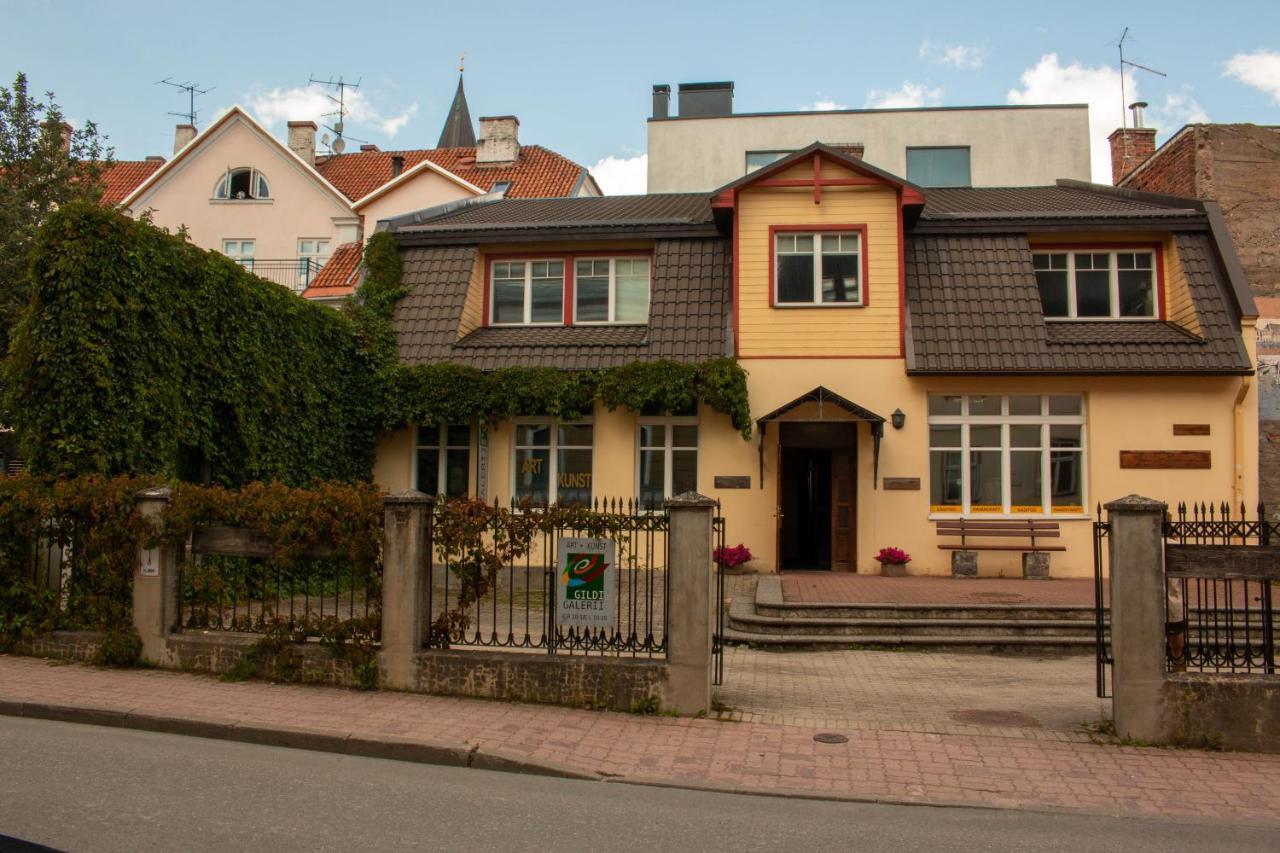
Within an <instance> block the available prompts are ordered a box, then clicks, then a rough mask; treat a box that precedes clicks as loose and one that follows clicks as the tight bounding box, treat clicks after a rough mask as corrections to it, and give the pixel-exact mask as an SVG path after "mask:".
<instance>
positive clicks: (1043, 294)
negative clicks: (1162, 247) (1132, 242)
mask: <svg viewBox="0 0 1280 853" xmlns="http://www.w3.org/2000/svg"><path fill="white" fill-rule="evenodd" d="M1032 262H1033V266H1034V267H1035V274H1036V284H1037V286H1038V287H1039V290H1040V304H1041V308H1042V309H1043V311H1044V316H1045V317H1046V318H1047V319H1052V320H1067V319H1070V320H1107V319H1110V320H1151V319H1155V318H1156V317H1157V315H1158V312H1157V307H1158V302H1159V296H1158V294H1157V292H1156V284H1157V276H1156V253H1155V252H1154V251H1152V250H1141V249H1139V250H1116V251H1081V250H1075V251H1060V252H1052V251H1037V252H1033V253H1032Z"/></svg>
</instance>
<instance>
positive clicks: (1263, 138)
mask: <svg viewBox="0 0 1280 853" xmlns="http://www.w3.org/2000/svg"><path fill="white" fill-rule="evenodd" d="M1206 139H1207V151H1206V152H1205V154H1206V155H1207V156H1206V157H1202V158H1201V161H1202V163H1203V165H1202V168H1201V169H1199V172H1200V175H1199V181H1200V184H1199V189H1200V193H1201V196H1202V197H1203V198H1210V199H1213V200H1214V201H1216V202H1218V203H1219V204H1220V205H1222V212H1223V215H1224V216H1225V217H1226V219H1227V228H1228V229H1229V230H1230V231H1231V239H1232V241H1233V242H1234V243H1235V245H1236V254H1238V255H1239V256H1240V264H1241V265H1242V266H1243V267H1244V272H1245V275H1246V276H1247V277H1248V279H1249V288H1250V289H1251V290H1252V291H1253V293H1254V295H1255V296H1280V129H1275V128H1268V127H1258V126H1256V125H1251V124H1221V125H1208V126H1207V132H1206ZM1206 161H1207V162H1206Z"/></svg>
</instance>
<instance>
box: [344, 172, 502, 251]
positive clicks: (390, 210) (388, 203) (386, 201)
mask: <svg viewBox="0 0 1280 853" xmlns="http://www.w3.org/2000/svg"><path fill="white" fill-rule="evenodd" d="M476 195H480V193H478V192H476V191H475V190H472V189H469V188H467V187H466V186H465V185H463V184H460V183H458V182H457V181H451V180H449V179H448V178H446V177H444V176H443V175H441V174H440V173H438V172H436V171H433V170H431V169H422V170H420V171H418V172H417V173H415V174H414V175H413V176H412V177H410V178H408V179H407V180H406V181H405V182H404V183H402V184H400V185H398V186H396V187H394V188H392V189H390V190H388V191H387V192H385V193H382V194H381V195H379V196H377V197H375V198H373V199H372V200H370V201H367V202H363V203H361V204H360V205H359V207H357V208H356V213H358V214H359V215H360V218H361V220H362V222H363V224H364V234H365V237H366V238H368V237H370V236H372V235H373V231H374V228H376V227H377V224H378V221H379V220H381V219H390V218H392V217H393V216H400V215H401V214H405V213H412V212H414V211H415V210H424V209H426V208H428V207H435V206H436V205H439V204H445V203H447V202H450V201H457V200H458V199H461V198H471V197H473V196H476Z"/></svg>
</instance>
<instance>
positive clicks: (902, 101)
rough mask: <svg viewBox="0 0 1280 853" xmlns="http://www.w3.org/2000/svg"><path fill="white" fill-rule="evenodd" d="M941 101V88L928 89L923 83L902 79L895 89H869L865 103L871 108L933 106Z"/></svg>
mask: <svg viewBox="0 0 1280 853" xmlns="http://www.w3.org/2000/svg"><path fill="white" fill-rule="evenodd" d="M940 103H942V88H941V87H938V88H936V89H930V88H929V87H928V86H926V85H925V84H923V83H912V82H911V81H910V80H903V81H902V86H901V87H900V88H897V89H885V90H880V89H870V90H868V91H867V103H866V105H867V106H868V107H871V108H879V109H895V108H902V107H934V106H937V105H938V104H940Z"/></svg>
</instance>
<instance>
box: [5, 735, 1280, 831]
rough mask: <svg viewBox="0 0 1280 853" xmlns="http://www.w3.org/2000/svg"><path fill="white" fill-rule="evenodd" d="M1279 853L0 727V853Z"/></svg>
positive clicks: (1087, 827)
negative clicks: (18, 849)
mask: <svg viewBox="0 0 1280 853" xmlns="http://www.w3.org/2000/svg"><path fill="white" fill-rule="evenodd" d="M3 836H8V837H9V839H21V840H25V841H28V842H33V843H38V844H44V845H48V846H50V847H54V848H58V849H63V850H77V851H78V850H85V851H113V850H121V851H130V852H131V853H135V851H149V850H181V851H202V850H217V851H219V853H224V851H235V850H271V851H290V850H299V851H321V850H378V851H394V850H413V849H421V850H459V851H470V853H477V851H487V850H566V851H567V850H574V851H577V850H584V851H586V850H590V851H614V850H617V851H627V853H636V851H643V850H663V851H668V850H698V851H710V850H727V851H749V850H768V851H792V850H823V851H851V850H857V851H871V850H912V851H914V850H947V851H969V850H975V851H977V850H983V851H987V850H1019V851H1050V850H1071V851H1082V850H1100V849H1108V848H1109V849H1122V850H1124V851H1125V853H1142V852H1143V851H1153V853H1156V851H1158V853H1174V851H1181V850H1186V851H1198V853H1203V851H1209V850H1212V851H1215V853H1219V851H1234V850H1267V851H1273V850H1276V849H1280V832H1276V831H1268V830H1263V829H1256V828H1241V827H1229V826H1206V825H1195V824H1179V823H1171V822H1160V821H1148V820H1133V819H1117V818H1107V817H1094V816H1076V815H1046V814H1036V813H1031V812H1016V811H984V810H976V809H943V808H929V807H921V806H888V805H868V804H858V803H831V802H815V801H806V800H794V799H781V798H774V797H748V796H733V795H727V794H706V793H697V792H690V791H681V790H676V789H666V788H648V787H638V786H632V785H622V784H608V783H603V782H579V781H572V780H564V779H551V778H544V777H535V776H519V775H513V774H505V773H494V772H489V771H484V770H469V769H461V768H448V767H432V766H426V765H419V764H408V763H404V762H397V761H384V760H380V759H374V758H356V757H351V756H340V755H330V754H326V753H317V752H306V751H302V750H292V749H282V748H277V747H266V746H253V745H248V744H241V743H231V742H226V741H216V740H204V739H200V738H189V737H182V736H177V735H163V734H153V733H149V732H136V731H129V730H124V729H113V728H98V727H94V726H82V725H75V724H70V723H54V722H45V721H40V720H26V719H16V718H11V717H0V850H5V849H7V848H6V840H5V839H4V838H3Z"/></svg>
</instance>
